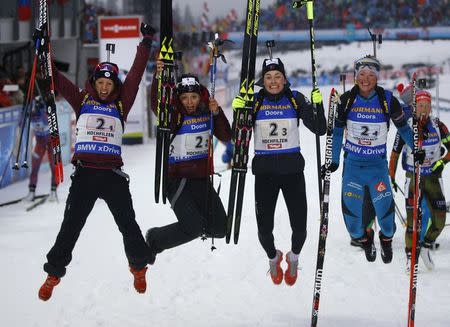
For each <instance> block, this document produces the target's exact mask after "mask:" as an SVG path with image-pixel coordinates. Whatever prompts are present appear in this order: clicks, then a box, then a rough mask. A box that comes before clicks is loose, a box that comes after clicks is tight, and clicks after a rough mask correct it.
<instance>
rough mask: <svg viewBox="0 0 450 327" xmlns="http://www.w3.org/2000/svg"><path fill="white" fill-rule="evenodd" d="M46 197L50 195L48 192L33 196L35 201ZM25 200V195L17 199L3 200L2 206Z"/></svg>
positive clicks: (0, 204) (0, 205)
mask: <svg viewBox="0 0 450 327" xmlns="http://www.w3.org/2000/svg"><path fill="white" fill-rule="evenodd" d="M45 197H48V194H39V195H36V196H35V197H34V198H33V200H32V201H33V202H34V201H35V200H39V199H42V198H45ZM24 200H25V197H23V198H19V199H15V200H11V201H7V202H3V203H0V207H6V206H9V205H13V204H16V203H20V202H22V201H24Z"/></svg>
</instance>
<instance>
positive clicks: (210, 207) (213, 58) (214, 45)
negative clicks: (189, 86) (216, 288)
mask: <svg viewBox="0 0 450 327" xmlns="http://www.w3.org/2000/svg"><path fill="white" fill-rule="evenodd" d="M225 41H228V40H221V39H220V38H219V33H215V35H214V40H213V41H211V42H208V47H209V48H210V90H209V94H210V98H211V99H214V98H215V94H216V73H217V59H218V58H221V59H222V61H223V62H224V63H226V62H227V61H226V59H225V56H224V55H223V54H222V53H221V52H220V49H219V47H220V46H222V45H223V44H224V43H225ZM213 135H214V114H213V112H212V111H211V112H210V129H209V137H208V164H207V168H206V169H207V175H208V178H207V180H206V208H207V210H206V214H207V215H208V214H209V213H210V214H211V223H212V228H211V229H212V244H211V251H214V250H215V249H216V247H215V246H214V233H215V231H214V229H215V216H214V203H213V201H212V196H211V192H210V188H212V189H213V190H214V146H213Z"/></svg>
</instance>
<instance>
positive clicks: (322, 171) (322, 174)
mask: <svg viewBox="0 0 450 327" xmlns="http://www.w3.org/2000/svg"><path fill="white" fill-rule="evenodd" d="M338 168H339V164H337V163H335V162H332V163H331V165H330V167H329V168H328V169H329V170H330V173H334V172H335V171H336V170H337V169H338ZM326 170H327V169H326V167H325V165H322V167H321V168H320V177H321V178H322V179H325V171H326Z"/></svg>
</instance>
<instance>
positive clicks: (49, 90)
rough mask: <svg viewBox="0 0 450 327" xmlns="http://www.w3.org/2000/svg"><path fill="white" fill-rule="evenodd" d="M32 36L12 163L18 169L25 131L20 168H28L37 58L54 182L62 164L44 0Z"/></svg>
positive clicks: (40, 1)
mask: <svg viewBox="0 0 450 327" xmlns="http://www.w3.org/2000/svg"><path fill="white" fill-rule="evenodd" d="M33 39H34V40H35V49H36V51H35V57H34V60H33V66H32V70H31V76H30V81H29V86H28V92H27V98H26V100H25V102H24V105H23V108H22V122H21V134H20V139H19V150H18V151H17V157H16V161H15V163H14V166H13V167H12V168H13V169H15V170H18V169H19V156H20V148H21V146H22V141H23V136H24V134H25V135H26V141H25V147H26V150H25V158H24V160H23V164H22V165H21V167H22V168H28V163H27V157H28V141H29V135H30V123H31V109H32V105H33V98H34V87H35V80H36V70H37V65H38V62H39V65H40V70H41V75H42V80H41V87H42V98H43V100H44V102H45V105H46V111H47V117H48V125H49V129H50V142H51V147H52V156H53V160H54V162H55V170H56V171H55V179H56V183H57V184H60V183H61V182H62V181H63V179H64V177H63V164H62V160H61V143H60V139H59V128H58V120H57V116H56V104H55V85H54V81H53V72H52V63H51V46H50V24H49V14H48V3H47V0H39V21H38V28H37V29H36V31H35V34H34V35H33Z"/></svg>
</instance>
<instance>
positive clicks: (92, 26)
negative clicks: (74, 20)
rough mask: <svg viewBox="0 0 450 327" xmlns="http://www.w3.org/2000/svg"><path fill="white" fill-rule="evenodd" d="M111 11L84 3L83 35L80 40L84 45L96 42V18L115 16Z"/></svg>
mask: <svg viewBox="0 0 450 327" xmlns="http://www.w3.org/2000/svg"><path fill="white" fill-rule="evenodd" d="M116 14H117V13H114V12H112V11H109V10H106V9H105V8H103V7H99V6H96V5H92V4H88V3H86V4H85V6H84V9H83V23H82V29H83V35H82V39H83V42H84V43H97V42H98V35H97V34H98V30H97V28H98V16H112V15H116Z"/></svg>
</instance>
